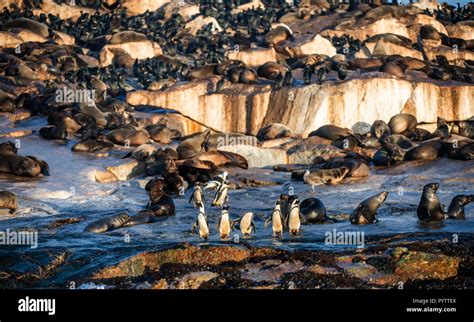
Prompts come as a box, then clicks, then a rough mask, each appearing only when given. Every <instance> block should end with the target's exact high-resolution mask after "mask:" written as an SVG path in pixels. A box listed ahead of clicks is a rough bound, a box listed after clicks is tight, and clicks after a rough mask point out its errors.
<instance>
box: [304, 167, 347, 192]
mask: <svg viewBox="0 0 474 322" xmlns="http://www.w3.org/2000/svg"><path fill="white" fill-rule="evenodd" d="M349 171H350V169H349V168H348V167H345V166H344V167H340V168H337V169H318V170H313V171H310V170H306V171H305V173H304V175H303V181H304V183H306V184H310V185H311V188H312V190H313V192H314V186H316V185H320V184H335V183H338V182H340V181H342V180H343V179H344V178H345V177H346V175H347V174H348V173H349Z"/></svg>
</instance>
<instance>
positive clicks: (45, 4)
mask: <svg viewBox="0 0 474 322" xmlns="http://www.w3.org/2000/svg"><path fill="white" fill-rule="evenodd" d="M70 3H71V2H68V1H65V3H63V4H58V3H56V2H55V1H54V0H43V1H42V2H41V5H40V9H33V13H34V14H35V15H40V14H41V13H45V14H46V15H47V14H52V15H55V16H59V18H61V19H62V20H67V19H71V20H72V21H76V20H77V19H78V18H79V16H80V15H81V13H88V14H90V15H93V14H94V13H95V12H96V10H94V9H92V8H86V7H81V6H78V5H69V4H70ZM99 12H100V13H104V11H103V10H99Z"/></svg>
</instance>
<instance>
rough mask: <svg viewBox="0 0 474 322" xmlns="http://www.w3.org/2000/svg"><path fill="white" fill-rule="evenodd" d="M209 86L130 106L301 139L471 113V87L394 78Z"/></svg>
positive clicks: (175, 90)
mask: <svg viewBox="0 0 474 322" xmlns="http://www.w3.org/2000/svg"><path fill="white" fill-rule="evenodd" d="M208 88H209V81H205V80H204V81H199V82H195V83H184V84H176V85H174V86H172V87H171V88H169V89H167V90H165V91H160V92H152V91H135V92H131V93H129V94H128V95H127V102H128V103H129V104H131V105H140V104H145V105H152V106H157V107H161V108H168V109H173V110H177V111H179V112H180V113H182V114H183V115H185V116H187V117H190V118H191V119H193V120H195V121H197V122H199V123H202V124H205V125H206V126H208V127H210V128H212V129H215V130H218V131H222V132H241V133H246V134H252V135H256V134H257V132H258V130H259V129H260V128H261V127H262V126H263V125H265V124H270V123H281V124H284V125H286V126H288V127H289V128H291V129H292V131H293V133H295V134H301V135H303V136H306V135H307V134H309V132H311V131H313V130H315V129H317V128H319V127H320V126H322V125H325V124H334V125H337V126H341V127H347V128H351V127H352V125H354V124H355V123H357V122H366V123H370V124H372V123H373V121H375V120H377V119H381V120H385V121H388V120H389V119H390V118H391V117H392V116H393V115H394V114H397V113H399V112H400V111H404V112H407V113H413V114H415V115H416V117H417V119H418V121H419V122H426V123H434V122H436V118H437V117H438V116H439V117H443V118H445V119H446V120H447V121H455V120H466V119H469V118H470V117H471V116H472V115H473V114H474V111H473V107H472V101H473V100H474V86H472V85H469V84H462V83H452V82H440V81H436V82H435V81H433V80H429V81H422V80H418V81H415V80H411V81H407V80H404V79H398V78H395V77H390V76H386V75H385V74H382V73H377V72H374V73H367V74H363V75H362V76H360V77H359V78H353V79H349V80H346V81H344V82H337V83H334V82H330V81H327V82H324V83H323V85H322V86H321V85H318V84H311V85H308V86H298V87H291V88H290V87H288V88H283V89H280V90H277V91H273V90H272V88H271V87H270V86H262V85H256V86H255V85H243V84H234V85H230V87H228V88H226V89H225V90H223V91H221V92H219V93H210V92H209V91H208Z"/></svg>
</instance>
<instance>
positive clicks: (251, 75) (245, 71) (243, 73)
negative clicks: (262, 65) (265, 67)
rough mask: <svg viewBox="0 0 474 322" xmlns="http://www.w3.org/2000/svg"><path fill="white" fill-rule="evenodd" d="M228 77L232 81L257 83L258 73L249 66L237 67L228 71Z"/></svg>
mask: <svg viewBox="0 0 474 322" xmlns="http://www.w3.org/2000/svg"><path fill="white" fill-rule="evenodd" d="M227 77H228V78H229V80H230V81H231V82H232V83H242V84H256V83H258V81H257V73H256V72H255V71H254V70H253V69H252V68H248V67H241V66H239V67H235V68H231V69H230V70H229V72H228V73H227Z"/></svg>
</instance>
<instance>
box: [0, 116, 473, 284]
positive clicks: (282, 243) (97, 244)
mask: <svg viewBox="0 0 474 322" xmlns="http://www.w3.org/2000/svg"><path fill="white" fill-rule="evenodd" d="M45 123H46V122H45V120H44V119H41V118H32V119H29V120H27V121H22V122H19V123H18V124H17V126H16V127H17V128H28V129H33V130H38V129H39V128H40V127H42V126H43V125H44V124H45ZM6 140H7V139H0V141H2V142H3V141H6ZM20 143H21V147H20V150H19V153H20V154H22V155H34V156H37V157H39V158H41V159H44V160H46V161H47V162H48V163H49V165H50V170H51V176H49V177H43V178H40V179H25V178H13V177H10V176H5V175H3V176H0V190H9V191H12V192H14V193H16V194H17V195H18V196H19V203H20V206H21V209H20V210H19V211H18V214H17V215H16V216H14V217H13V216H9V215H1V219H0V231H5V230H6V229H10V230H17V229H18V230H23V229H37V230H38V231H39V245H38V249H36V250H31V249H30V248H29V247H28V246H21V247H12V246H11V248H10V249H11V250H14V251H18V252H23V251H27V252H29V251H33V252H37V251H41V249H45V248H65V249H68V250H69V251H70V252H71V257H70V259H69V266H70V269H66V270H65V271H64V272H63V274H59V276H58V277H57V279H56V280H55V283H60V284H61V283H62V282H65V281H67V280H68V278H71V277H72V276H74V275H75V274H79V273H81V272H87V271H92V270H94V269H97V268H98V267H103V266H105V265H110V264H113V263H115V262H117V261H118V260H121V259H123V258H125V257H128V256H131V255H133V254H136V253H138V252H142V251H146V250H156V249H161V248H165V247H169V246H170V245H173V244H176V243H181V242H185V241H186V242H190V243H193V244H200V245H206V244H219V245H222V244H226V243H234V242H235V241H237V242H245V243H247V244H250V245H253V246H272V247H279V248H282V249H295V250H296V249H297V250H301V249H313V250H344V249H347V248H355V247H356V246H355V245H349V246H348V245H327V244H325V242H324V240H325V234H326V233H331V232H333V230H334V229H336V231H350V232H353V231H355V232H364V235H365V237H366V238H365V243H366V245H367V244H370V241H369V240H370V237H371V236H381V235H382V236H391V235H398V234H405V233H408V234H411V236H412V237H411V238H437V237H436V236H441V235H442V236H446V235H450V234H463V236H465V235H464V234H466V233H467V234H468V235H467V236H472V235H471V234H473V233H474V219H473V217H474V204H471V205H469V206H467V207H466V208H465V209H466V216H467V217H468V219H467V220H465V221H456V220H447V221H445V222H444V224H443V225H442V226H441V227H439V228H424V227H421V226H420V225H419V223H418V220H417V217H416V207H417V205H418V201H419V198H420V195H421V191H422V188H423V186H424V185H425V184H427V183H429V182H439V183H440V189H439V192H438V195H439V197H440V199H441V201H442V203H443V204H445V207H447V205H448V204H449V202H450V201H451V199H452V198H453V197H454V196H455V195H457V194H472V193H474V189H473V186H474V185H473V184H474V167H473V165H474V162H473V161H466V162H463V161H455V160H449V159H445V158H443V159H439V160H437V161H435V162H432V163H427V164H414V163H405V164H402V165H399V166H397V167H393V168H389V169H382V168H381V169H372V170H371V174H370V177H369V178H368V179H363V180H351V181H350V182H347V183H346V182H345V183H344V184H339V185H333V186H317V187H316V188H315V193H313V192H311V188H310V186H308V185H305V184H303V182H297V181H291V180H290V175H291V174H290V173H281V172H273V170H272V169H249V170H247V171H245V170H235V169H229V172H230V175H231V177H232V175H234V174H236V173H238V174H239V175H241V176H248V177H254V178H258V179H263V180H267V181H277V182H280V183H282V184H281V185H278V186H270V187H263V188H251V189H242V190H233V191H230V192H229V203H230V215H231V217H232V219H236V218H238V217H239V216H241V215H242V214H243V213H244V212H245V211H253V212H254V213H255V223H256V226H257V231H256V233H255V234H254V235H253V236H252V237H251V238H248V239H242V238H241V237H240V236H239V234H238V231H235V232H234V234H235V236H238V239H239V240H233V238H232V239H231V240H229V241H221V240H220V239H219V237H218V235H217V233H216V228H215V225H216V221H217V217H218V216H219V212H218V210H217V209H215V208H211V207H210V200H211V198H212V197H213V195H212V194H208V195H206V197H207V198H206V200H207V203H206V205H207V207H206V209H207V212H208V216H209V221H210V225H211V234H212V235H211V237H210V239H209V240H208V241H205V242H204V241H201V240H200V239H199V237H198V236H197V235H192V234H191V233H190V230H191V225H192V224H193V222H194V221H195V218H196V216H197V210H196V209H194V208H193V207H191V206H190V205H189V204H188V199H189V196H190V193H191V191H188V192H186V195H185V196H180V197H176V198H175V199H174V200H175V203H176V209H177V214H176V216H173V217H168V218H160V219H159V220H158V222H155V223H152V224H147V225H140V226H135V227H129V228H122V229H118V230H116V231H112V232H108V233H105V234H101V235H96V234H91V233H86V232H84V228H85V227H86V226H87V225H88V224H89V223H91V222H92V221H95V220H97V219H100V218H103V217H106V216H110V215H113V214H115V213H118V212H124V211H125V212H128V213H129V214H130V215H133V214H134V213H136V212H138V211H139V210H142V209H143V208H144V207H145V205H146V204H147V202H148V196H147V194H146V192H145V190H144V189H143V186H144V184H145V183H146V182H147V181H148V179H145V178H137V179H134V180H130V181H127V182H117V183H110V184H101V183H97V182H95V181H93V179H92V178H93V174H94V171H95V170H103V168H104V166H109V165H115V164H120V163H121V162H123V160H121V159H120V158H121V157H122V156H123V155H125V154H126V150H123V151H119V152H113V153H111V154H110V155H107V156H103V157H96V156H92V155H87V154H78V153H72V152H71V150H70V149H71V146H72V145H73V144H74V143H75V140H69V141H68V142H66V143H59V142H55V141H46V140H43V139H40V138H39V137H38V135H37V134H35V133H33V134H32V135H29V136H26V137H24V138H21V139H20ZM290 188H291V189H293V190H294V193H295V194H297V195H298V196H299V197H300V199H301V200H303V199H305V198H308V197H312V196H317V197H318V198H320V199H321V200H322V201H323V202H324V204H325V205H326V208H327V210H328V214H329V216H333V217H337V218H338V219H339V220H338V221H337V222H336V223H333V224H323V225H308V226H303V228H302V233H301V235H300V236H298V237H289V236H288V235H287V234H285V235H284V237H283V238H281V239H276V238H272V236H271V228H270V227H269V228H268V229H264V228H263V222H264V221H265V219H266V218H267V217H268V216H269V215H270V213H271V210H272V208H273V205H274V202H275V200H276V199H277V197H278V196H279V194H280V193H288V191H289V190H288V189H290ZM383 190H387V191H389V192H390V194H389V196H388V198H387V201H386V202H385V204H384V205H383V206H382V207H381V208H380V210H379V214H378V218H379V222H377V223H375V224H372V225H366V226H355V225H351V224H350V223H349V221H348V220H347V216H348V215H349V214H350V213H351V212H352V210H353V209H354V208H355V207H356V206H357V204H358V203H359V202H361V201H362V200H364V199H366V198H367V197H369V196H372V195H374V194H377V193H378V192H380V191H383ZM71 217H77V218H79V217H83V218H84V220H83V221H81V222H78V223H74V224H68V225H65V226H62V227H59V228H56V229H50V228H48V225H50V224H51V223H52V222H54V221H56V220H58V219H63V218H71ZM343 219H344V220H343ZM0 247H2V248H3V249H5V247H6V246H0Z"/></svg>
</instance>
